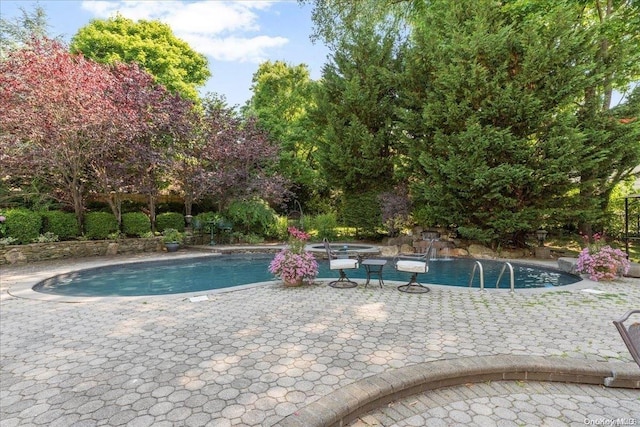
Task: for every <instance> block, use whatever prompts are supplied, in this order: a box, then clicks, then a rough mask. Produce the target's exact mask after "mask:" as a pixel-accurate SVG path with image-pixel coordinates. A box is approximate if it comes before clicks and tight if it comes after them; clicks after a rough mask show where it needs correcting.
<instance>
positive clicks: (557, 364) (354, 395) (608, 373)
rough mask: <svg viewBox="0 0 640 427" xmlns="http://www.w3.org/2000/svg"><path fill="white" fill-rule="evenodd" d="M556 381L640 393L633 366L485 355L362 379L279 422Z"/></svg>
mask: <svg viewBox="0 0 640 427" xmlns="http://www.w3.org/2000/svg"><path fill="white" fill-rule="evenodd" d="M505 380H506V381H516V380H530V381H559V382H567V383H581V384H593V385H603V386H606V387H622V388H635V389H640V369H638V366H637V365H635V364H634V363H609V362H594V361H588V360H581V359H580V360H578V359H557V358H549V357H542V356H506V355H497V356H484V357H472V358H471V357H469V358H460V359H451V360H438V361H433V362H425V363H421V364H417V365H411V366H406V367H403V368H399V369H393V370H389V371H385V372H383V373H380V374H377V375H374V376H370V377H367V378H363V379H361V380H359V381H356V382H355V383H352V384H349V385H347V386H345V387H343V388H341V389H339V390H336V391H334V392H332V393H330V394H328V395H326V396H323V397H321V398H320V399H318V400H316V401H315V402H313V403H311V404H309V405H307V406H305V407H303V408H301V409H299V410H297V411H296V412H294V413H293V414H291V415H289V416H287V417H285V418H284V419H282V420H281V421H280V422H279V423H278V425H279V426H285V427H333V426H344V425H346V424H348V423H349V422H351V421H353V420H355V419H356V418H357V417H359V416H361V415H363V414H366V413H367V412H369V411H371V410H374V409H376V408H379V407H381V406H383V405H386V404H387V403H389V402H392V401H394V400H397V399H401V398H404V397H407V396H411V395H414V394H417V393H422V392H424V391H427V390H433V389H438V388H441V387H449V386H456V385H461V384H467V383H478V382H485V381H505Z"/></svg>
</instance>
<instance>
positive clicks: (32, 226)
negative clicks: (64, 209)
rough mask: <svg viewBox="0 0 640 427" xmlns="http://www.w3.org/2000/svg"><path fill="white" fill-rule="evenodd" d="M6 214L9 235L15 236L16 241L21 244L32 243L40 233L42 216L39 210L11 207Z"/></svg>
mask: <svg viewBox="0 0 640 427" xmlns="http://www.w3.org/2000/svg"><path fill="white" fill-rule="evenodd" d="M4 216H5V218H6V219H5V227H6V234H7V237H12V238H14V239H15V241H14V243H16V244H19V245H24V244H26V243H31V242H33V241H34V240H36V239H37V238H38V236H39V235H40V229H41V228H42V217H41V216H40V214H39V213H38V212H33V211H30V210H27V209H10V210H8V211H7V212H6V213H5V214H4Z"/></svg>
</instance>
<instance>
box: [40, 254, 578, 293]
mask: <svg viewBox="0 0 640 427" xmlns="http://www.w3.org/2000/svg"><path fill="white" fill-rule="evenodd" d="M271 259H273V255H271V254H244V255H223V256H212V257H204V258H196V259H173V260H163V261H150V262H139V263H131V264H120V265H112V266H107V267H100V268H93V269H88V270H81V271H77V272H72V273H67V274H61V275H58V276H54V277H51V278H49V279H46V280H44V281H42V282H40V283H38V284H37V285H35V286H34V287H33V289H34V290H35V291H37V292H43V293H48V294H55V295H66V296H92V297H93V296H141V295H164V294H175V293H183V292H200V291H207V290H213V289H222V288H229V287H234V286H239V285H246V284H249V283H257V282H265V281H269V280H274V277H273V275H272V274H271V273H269V271H268V270H267V268H268V266H269V262H270V261H271ZM474 263H475V261H474V260H471V259H463V258H460V259H453V260H435V261H432V262H431V263H430V265H429V272H428V273H427V274H426V275H420V278H419V280H421V281H422V282H423V283H433V284H440V285H450V286H462V287H467V286H468V285H469V277H470V274H471V270H472V268H473V265H474ZM319 264H320V274H319V275H318V277H319V278H333V279H336V278H338V272H337V271H331V270H329V265H328V262H327V261H319ZM503 265H504V263H501V262H497V261H484V260H483V261H482V266H483V269H484V274H485V287H486V288H495V283H496V280H497V278H498V275H499V274H500V270H501V269H502V266H503ZM513 268H514V272H515V279H516V288H541V287H556V286H562V285H568V284H571V283H575V282H578V281H580V280H581V279H580V278H579V277H578V276H574V275H570V274H566V273H562V272H559V271H556V270H552V269H546V268H541V267H532V266H526V265H518V264H513ZM347 275H348V276H349V278H355V279H364V278H366V274H365V271H364V268H363V267H360V268H359V269H357V270H347ZM409 277H410V274H409V273H402V272H397V271H395V270H394V269H393V262H392V260H389V262H388V263H387V265H386V266H385V267H384V270H383V278H384V280H389V281H391V280H398V281H404V282H406V281H408V280H409ZM372 283H373V284H374V285H375V286H377V280H376V279H373V280H372ZM473 286H474V287H476V288H477V287H479V279H478V274H477V273H476V274H475V279H474V282H473ZM500 287H501V288H508V287H509V272H508V271H506V272H505V276H504V277H503V278H502V280H501V282H500Z"/></svg>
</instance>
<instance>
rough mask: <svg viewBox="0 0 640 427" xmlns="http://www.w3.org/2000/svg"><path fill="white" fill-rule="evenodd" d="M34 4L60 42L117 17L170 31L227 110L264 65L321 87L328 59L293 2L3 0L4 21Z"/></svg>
mask: <svg viewBox="0 0 640 427" xmlns="http://www.w3.org/2000/svg"><path fill="white" fill-rule="evenodd" d="M36 4H38V5H40V6H41V7H42V8H43V9H44V10H45V12H46V14H47V21H48V23H49V35H51V36H54V37H56V36H61V37H62V39H63V40H64V41H66V42H67V43H68V42H69V41H70V40H71V37H73V35H75V34H76V32H77V31H78V30H79V29H80V28H82V27H84V26H85V25H87V24H88V23H89V22H90V21H91V20H93V19H106V18H109V17H111V16H113V15H115V14H116V13H120V14H121V15H123V16H125V17H127V18H130V19H133V20H139V19H145V20H159V21H162V22H164V23H166V24H168V25H169V26H170V27H171V28H172V30H173V33H174V34H175V35H176V36H177V37H178V38H180V39H182V40H184V41H186V42H187V43H189V45H190V46H191V48H192V49H193V50H195V51H197V52H199V53H201V54H203V55H205V56H206V57H207V59H208V61H209V70H210V71H211V74H212V77H211V78H210V79H209V80H208V81H207V83H206V84H205V86H203V87H201V88H200V89H199V90H200V93H201V94H206V93H208V92H215V93H218V94H220V95H224V96H225V97H226V98H227V101H228V104H229V105H230V106H234V105H239V106H241V105H244V104H245V102H246V101H247V100H249V99H250V98H251V96H252V92H251V79H252V77H253V74H254V73H255V72H256V71H257V69H258V66H259V64H260V63H262V62H264V61H267V60H271V61H277V60H280V61H285V62H286V63H287V64H289V65H294V66H295V65H299V64H307V66H308V67H309V71H310V74H311V78H312V79H314V80H316V79H319V78H320V75H321V72H322V66H323V65H324V63H325V62H327V56H328V54H329V51H328V49H327V48H326V47H325V46H324V45H322V44H321V43H320V42H316V43H315V44H314V43H312V42H311V40H310V38H309V36H310V35H311V32H312V26H313V24H312V22H311V11H312V6H311V5H309V4H305V5H300V4H299V3H298V2H297V1H295V0H289V1H266V0H256V1H249V0H234V1H222V0H176V1H169V0H156V1H153V0H144V1H135V0H108V1H98V0H84V1H82V0H40V1H38V2H37V3H36V2H35V1H31V0H20V1H16V0H0V16H1V17H2V18H3V19H8V20H13V18H15V17H18V16H21V12H20V7H22V8H23V9H25V10H27V11H32V10H33V9H34V8H35V5H36Z"/></svg>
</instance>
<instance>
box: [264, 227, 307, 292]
mask: <svg viewBox="0 0 640 427" xmlns="http://www.w3.org/2000/svg"><path fill="white" fill-rule="evenodd" d="M288 231H289V235H290V236H291V237H290V239H289V247H288V248H286V249H283V250H281V251H280V252H278V254H277V255H276V256H275V258H274V259H273V260H272V261H271V263H270V264H269V272H271V273H273V274H275V275H276V276H277V277H279V278H280V279H282V280H283V281H284V282H285V283H288V284H295V283H298V282H302V281H303V280H313V279H314V278H315V277H316V276H317V275H318V262H317V261H316V259H315V257H314V256H313V254H312V253H311V252H307V251H305V250H304V247H305V245H306V242H307V240H308V239H309V235H308V234H307V233H305V232H304V231H302V230H298V229H297V228H295V227H289V229H288Z"/></svg>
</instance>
